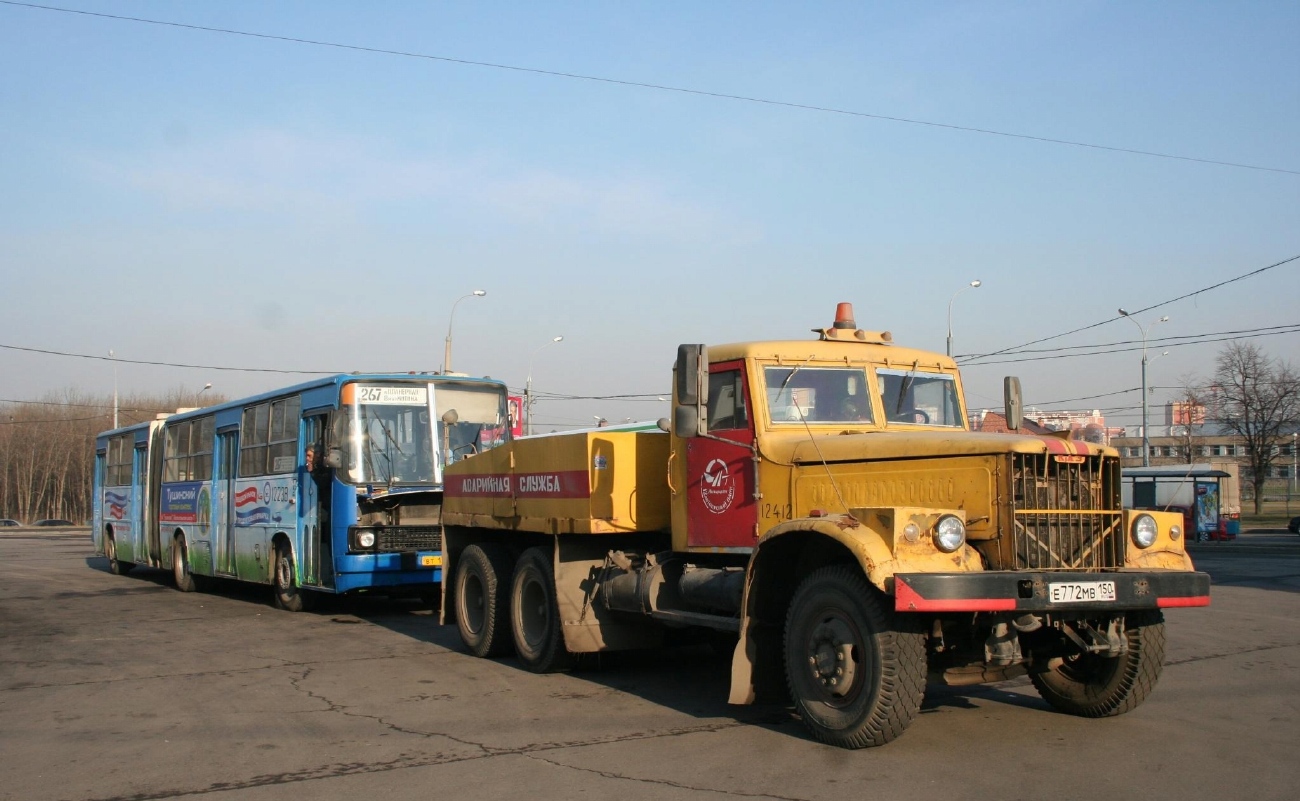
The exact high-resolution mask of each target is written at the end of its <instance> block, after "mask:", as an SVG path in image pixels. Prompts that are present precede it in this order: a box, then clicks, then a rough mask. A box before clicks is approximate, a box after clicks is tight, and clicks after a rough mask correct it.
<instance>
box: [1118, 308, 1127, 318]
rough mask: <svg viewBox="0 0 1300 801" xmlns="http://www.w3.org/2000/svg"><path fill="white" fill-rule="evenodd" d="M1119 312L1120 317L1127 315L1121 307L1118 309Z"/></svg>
mask: <svg viewBox="0 0 1300 801" xmlns="http://www.w3.org/2000/svg"><path fill="white" fill-rule="evenodd" d="M1119 313H1120V316H1121V317H1128V312H1126V311H1124V310H1123V309H1120V310H1119Z"/></svg>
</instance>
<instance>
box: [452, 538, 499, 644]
mask: <svg viewBox="0 0 1300 801" xmlns="http://www.w3.org/2000/svg"><path fill="white" fill-rule="evenodd" d="M510 568H511V562H510V552H509V551H507V550H506V549H505V548H504V547H502V546H500V545H497V544H495V543H483V544H482V545H471V546H469V547H468V548H466V549H465V552H464V553H462V554H461V555H460V562H459V563H458V564H457V565H456V628H457V629H458V630H459V631H460V639H461V642H463V643H465V647H466V648H468V649H469V650H470V653H472V654H474V655H475V656H480V657H493V656H506V655H508V654H509V653H510V647H511V645H512V643H511V642H510Z"/></svg>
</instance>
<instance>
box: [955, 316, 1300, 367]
mask: <svg viewBox="0 0 1300 801" xmlns="http://www.w3.org/2000/svg"><path fill="white" fill-rule="evenodd" d="M1297 330H1300V323H1286V324H1284V325H1268V326H1263V327H1260V328H1242V329H1237V330H1233V331H1207V332H1206V333H1204V334H1178V335H1176V336H1168V337H1159V338H1157V339H1148V340H1147V348H1148V349H1151V348H1155V347H1157V346H1160V345H1161V343H1166V344H1167V345H1168V344H1181V345H1194V344H1196V341H1197V340H1200V339H1204V338H1206V337H1218V336H1226V335H1229V334H1242V335H1250V334H1265V333H1278V334H1290V333H1294V332H1295V331H1297ZM1180 340H1187V341H1184V342H1180ZM1141 344H1142V340H1140V339H1122V340H1120V341H1118V342H1099V343H1096V344H1092V345H1062V346H1060V347H1057V348H1023V349H1013V350H1010V351H1007V353H1006V354H1005V355H1008V356H1019V355H1021V354H1026V353H1061V352H1063V351H1070V350H1087V349H1091V348H1114V347H1116V346H1118V345H1141ZM1123 350H1140V348H1124V349H1123ZM1106 352H1107V353H1118V352H1122V351H1106ZM1075 355H1079V356H1088V355H1090V354H1087V353H1080V354H1075ZM972 366H975V365H972Z"/></svg>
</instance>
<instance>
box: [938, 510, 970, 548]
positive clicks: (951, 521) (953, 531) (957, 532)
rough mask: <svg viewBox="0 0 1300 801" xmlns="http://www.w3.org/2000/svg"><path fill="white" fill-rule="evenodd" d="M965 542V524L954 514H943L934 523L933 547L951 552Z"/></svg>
mask: <svg viewBox="0 0 1300 801" xmlns="http://www.w3.org/2000/svg"><path fill="white" fill-rule="evenodd" d="M965 542H966V524H965V523H963V522H961V518H960V517H957V516H956V515H944V516H943V517H941V518H939V522H938V523H935V524H934V547H936V548H938V549H939V550H941V551H943V552H944V553H952V552H953V551H955V550H957V549H958V548H960V547H961V546H962V545H963V544H964V543H965Z"/></svg>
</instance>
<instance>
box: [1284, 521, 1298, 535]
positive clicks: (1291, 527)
mask: <svg viewBox="0 0 1300 801" xmlns="http://www.w3.org/2000/svg"><path fill="white" fill-rule="evenodd" d="M1286 530H1287V531H1289V532H1291V533H1292V534H1300V517H1293V518H1291V522H1290V523H1287V526H1286Z"/></svg>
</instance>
